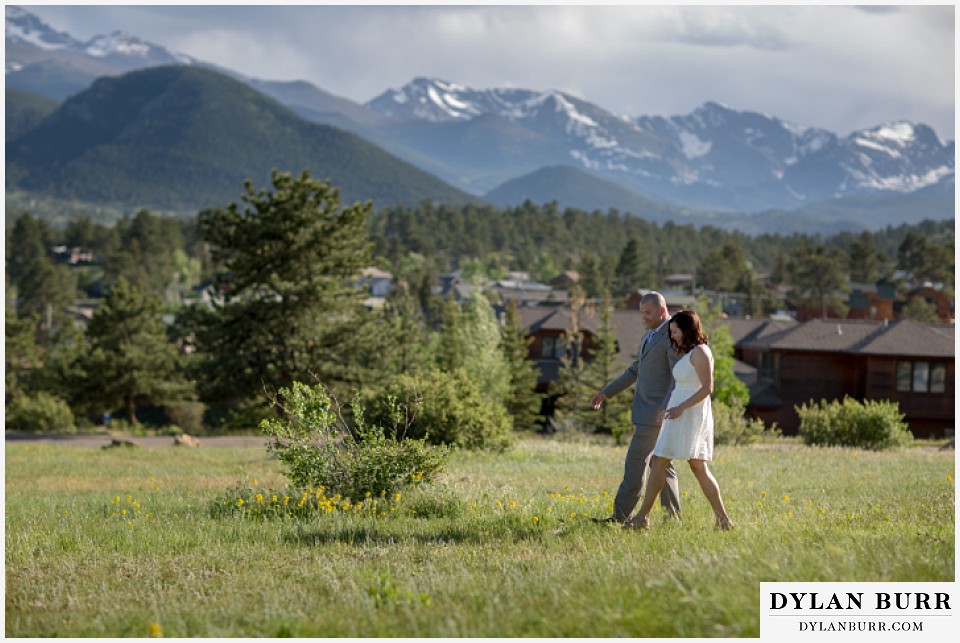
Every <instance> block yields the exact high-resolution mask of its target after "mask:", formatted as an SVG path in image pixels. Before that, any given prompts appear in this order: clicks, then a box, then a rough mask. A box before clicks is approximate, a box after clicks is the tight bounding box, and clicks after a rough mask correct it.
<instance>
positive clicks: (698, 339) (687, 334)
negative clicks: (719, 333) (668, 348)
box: [670, 310, 708, 355]
mask: <svg viewBox="0 0 960 643" xmlns="http://www.w3.org/2000/svg"><path fill="white" fill-rule="evenodd" d="M670 323H671V324H676V325H677V328H679V329H680V332H681V333H683V340H682V341H681V342H680V343H679V344H677V342H675V341H674V340H673V333H671V334H670V344H671V345H672V346H673V350H675V351H677V352H678V353H680V354H681V355H685V354H686V353H689V352H690V351H691V350H693V347H694V346H696V345H697V344H706V343H708V342H707V335H706V333H704V332H703V328H701V327H700V318H699V317H698V316H697V313H695V312H693V311H692V310H681V311H680V312H679V313H677V314H676V315H674V316H673V317H671V318H670Z"/></svg>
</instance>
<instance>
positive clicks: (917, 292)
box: [906, 284, 954, 322]
mask: <svg viewBox="0 0 960 643" xmlns="http://www.w3.org/2000/svg"><path fill="white" fill-rule="evenodd" d="M914 299H923V300H924V301H926V302H927V303H928V304H930V305H931V306H933V307H934V308H936V310H937V317H939V318H940V321H944V322H951V321H953V312H954V311H953V308H954V302H953V299H951V298H950V297H948V296H947V294H946V293H945V292H943V288H936V287H934V286H932V285H930V284H924V285H923V286H921V287H919V288H915V289H913V290H911V291H910V292H908V293H907V296H906V303H908V304H909V303H910V302H911V301H913V300H914Z"/></svg>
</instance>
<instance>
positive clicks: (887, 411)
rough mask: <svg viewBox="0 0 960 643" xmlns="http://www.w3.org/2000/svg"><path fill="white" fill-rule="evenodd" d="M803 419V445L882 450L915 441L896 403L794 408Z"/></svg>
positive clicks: (836, 403) (849, 400) (852, 401)
mask: <svg viewBox="0 0 960 643" xmlns="http://www.w3.org/2000/svg"><path fill="white" fill-rule="evenodd" d="M795 409H796V411H797V415H799V416H800V429H799V433H800V437H801V439H802V440H803V442H804V444H808V445H820V446H845V447H858V448H861V449H870V450H872V451H882V450H884V449H890V448H895V447H903V446H907V445H909V444H910V443H911V442H913V434H911V433H910V430H909V428H908V427H907V425H906V423H905V422H904V421H903V417H904V416H903V414H902V413H900V407H899V406H898V405H897V403H896V402H890V401H887V400H879V401H875V400H866V401H865V402H863V403H861V402H858V401H857V400H855V399H853V398H851V397H844V398H843V402H839V401H837V400H834V401H832V402H827V401H826V400H820V402H819V403H818V404H817V403H814V402H813V400H811V401H810V403H809V404H803V405H801V406H797V407H795Z"/></svg>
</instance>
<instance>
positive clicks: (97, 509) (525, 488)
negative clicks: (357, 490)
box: [5, 438, 955, 637]
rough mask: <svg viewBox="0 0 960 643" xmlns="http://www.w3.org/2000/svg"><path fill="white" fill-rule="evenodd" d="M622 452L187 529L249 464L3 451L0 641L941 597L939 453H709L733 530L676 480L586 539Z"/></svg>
mask: <svg viewBox="0 0 960 643" xmlns="http://www.w3.org/2000/svg"><path fill="white" fill-rule="evenodd" d="M623 454H624V449H623V448H618V447H614V446H613V444H612V442H611V443H606V442H601V441H586V440H582V441H576V440H567V441H564V440H551V439H539V438H529V439H524V440H522V441H521V442H520V443H519V444H518V446H517V447H516V448H515V449H514V450H512V451H511V452H509V453H506V454H499V455H498V454H490V453H456V454H454V455H453V457H452V459H451V461H450V463H449V465H448V467H447V472H446V473H445V474H444V475H443V477H442V479H441V481H440V482H439V483H437V484H435V485H433V486H431V487H423V488H420V489H417V490H414V491H412V492H410V493H406V494H404V495H403V496H402V497H401V498H400V499H399V500H398V499H396V498H392V499H389V500H390V502H389V505H386V504H385V505H381V511H380V513H378V514H375V513H373V512H369V511H358V510H340V509H337V510H332V511H329V513H328V512H327V511H323V512H318V513H317V514H316V515H315V516H313V517H311V518H309V519H300V520H294V519H291V518H284V519H269V520H264V519H260V518H255V517H253V516H252V515H246V516H243V515H239V514H232V515H228V516H225V517H219V518H215V517H213V515H212V513H211V511H210V507H211V506H212V505H213V504H214V503H216V502H220V503H223V502H231V501H232V498H231V497H230V496H229V495H228V491H229V490H230V489H232V488H234V487H236V486H237V485H238V484H242V485H245V486H250V487H253V488H254V489H255V490H262V493H263V494H264V495H265V496H266V497H268V498H269V497H271V495H272V494H276V493H280V494H282V493H283V491H282V490H283V489H284V488H285V487H286V479H285V478H284V477H283V475H282V471H281V469H280V465H279V463H278V462H277V461H275V460H273V459H271V458H270V457H269V455H268V454H267V453H266V451H265V450H263V449H259V448H236V449H228V448H217V449H209V448H208V449H196V450H179V449H172V448H156V449H136V450H125V449H109V450H99V449H90V448H80V447H71V446H63V445H47V444H19V443H18V444H10V443H8V444H7V446H6V518H5V519H6V552H5V556H6V561H5V562H6V605H5V611H6V628H5V629H6V631H5V633H6V635H7V636H11V637H27V636H31V637H32V636H41V637H64V636H77V637H84V636H100V637H125V636H137V637H142V636H147V635H150V634H153V635H159V634H162V635H163V636H173V637H188V636H202V637H220V636H222V637H254V636H267V637H278V636H326V637H341V636H349V637H373V636H392V637H440V636H444V637H463V636H470V637H521V636H522V637H526V636H535V637H569V636H582V637H619V636H631V637H714V636H717V637H755V636H758V635H759V593H760V587H759V584H760V582H762V581H952V580H953V579H954V537H955V534H954V504H955V493H954V480H953V476H954V454H953V452H952V451H948V452H940V451H937V450H935V449H916V448H915V449H909V450H906V451H901V452H897V453H873V452H865V451H857V450H850V449H814V448H809V447H803V446H800V445H797V444H795V443H789V442H784V443H783V444H764V445H757V446H751V447H718V448H717V452H716V460H715V463H714V464H713V466H712V469H713V471H714V473H715V475H716V477H717V479H718V481H719V483H720V486H721V490H722V492H723V494H724V498H725V501H726V503H727V508H728V511H729V513H730V515H731V517H732V518H733V519H734V521H735V522H736V529H735V530H734V531H732V532H717V531H714V530H713V529H712V525H713V516H712V514H711V512H710V509H709V506H708V504H707V502H706V500H705V499H704V498H703V496H702V494H701V493H700V491H699V488H697V487H696V482H695V480H694V478H693V476H692V475H691V474H690V471H689V469H687V467H686V465H685V464H684V463H680V465H681V466H680V467H679V469H678V470H679V473H680V485H681V491H682V492H683V494H684V497H683V500H682V502H683V515H684V518H683V523H682V524H674V523H667V522H662V521H661V516H662V513H661V512H660V510H659V509H658V510H657V511H656V512H655V513H654V515H653V520H652V522H651V525H652V528H651V530H650V531H648V532H628V531H623V530H621V529H618V528H616V527H614V526H610V525H602V524H596V523H594V522H592V521H591V520H590V519H589V518H590V517H605V516H607V515H609V514H610V511H611V506H612V494H613V493H614V491H615V489H616V486H617V484H618V483H619V480H620V474H621V471H622V463H623ZM254 480H255V481H256V482H254ZM391 509H392V511H391ZM121 511H126V513H125V514H123V513H121ZM384 514H385V515H384Z"/></svg>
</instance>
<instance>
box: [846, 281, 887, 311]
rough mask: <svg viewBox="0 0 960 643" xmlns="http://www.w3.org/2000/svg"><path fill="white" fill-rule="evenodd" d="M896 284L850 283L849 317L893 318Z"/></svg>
mask: <svg viewBox="0 0 960 643" xmlns="http://www.w3.org/2000/svg"><path fill="white" fill-rule="evenodd" d="M896 296H897V287H896V285H895V284H857V283H852V284H850V295H849V296H848V298H847V306H848V308H849V310H848V312H847V319H881V320H883V319H888V320H890V319H893V318H894V314H893V303H894V300H895V299H896Z"/></svg>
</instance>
